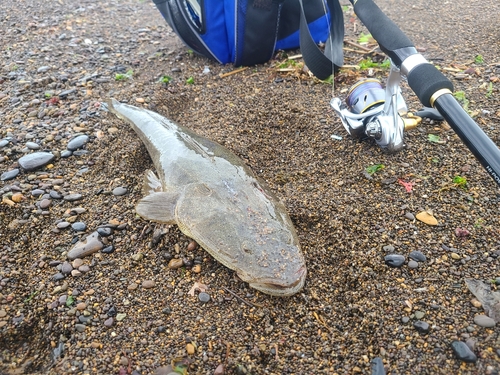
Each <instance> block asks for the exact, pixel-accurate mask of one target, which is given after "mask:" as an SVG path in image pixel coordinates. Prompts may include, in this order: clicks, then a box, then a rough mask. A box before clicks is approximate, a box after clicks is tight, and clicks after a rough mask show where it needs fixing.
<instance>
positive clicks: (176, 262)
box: [168, 258, 184, 270]
mask: <svg viewBox="0 0 500 375" xmlns="http://www.w3.org/2000/svg"><path fill="white" fill-rule="evenodd" d="M183 265H184V262H183V261H182V259H179V258H173V259H171V260H170V262H168V268H170V269H171V270H176V269H178V268H181V267H182V266H183Z"/></svg>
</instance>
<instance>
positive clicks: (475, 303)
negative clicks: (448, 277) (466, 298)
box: [470, 298, 482, 308]
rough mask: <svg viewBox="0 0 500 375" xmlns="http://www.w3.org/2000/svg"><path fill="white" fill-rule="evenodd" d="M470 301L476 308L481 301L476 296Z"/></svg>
mask: <svg viewBox="0 0 500 375" xmlns="http://www.w3.org/2000/svg"><path fill="white" fill-rule="evenodd" d="M470 303H472V305H473V306H474V307H476V308H480V307H481V306H482V303H481V302H479V301H478V300H477V299H476V298H473V299H472V300H471V301H470Z"/></svg>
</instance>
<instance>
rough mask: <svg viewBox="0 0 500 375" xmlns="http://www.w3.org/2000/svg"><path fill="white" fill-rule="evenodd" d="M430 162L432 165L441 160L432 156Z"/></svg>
mask: <svg viewBox="0 0 500 375" xmlns="http://www.w3.org/2000/svg"><path fill="white" fill-rule="evenodd" d="M431 160H432V162H433V163H436V164H437V163H439V162H440V161H441V160H439V158H438V157H437V156H434V157H433V158H432V159H431Z"/></svg>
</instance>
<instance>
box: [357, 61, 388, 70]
mask: <svg viewBox="0 0 500 375" xmlns="http://www.w3.org/2000/svg"><path fill="white" fill-rule="evenodd" d="M390 66H391V61H390V60H384V61H383V62H381V63H379V62H375V61H373V60H372V59H370V58H367V59H364V60H361V62H360V63H359V68H360V69H361V70H368V69H371V68H379V69H389V68H390Z"/></svg>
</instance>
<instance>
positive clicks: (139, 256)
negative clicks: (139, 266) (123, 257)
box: [131, 253, 144, 262]
mask: <svg viewBox="0 0 500 375" xmlns="http://www.w3.org/2000/svg"><path fill="white" fill-rule="evenodd" d="M131 258H132V260H133V261H135V262H140V261H141V260H143V259H144V254H143V253H136V254H132V256H131Z"/></svg>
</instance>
